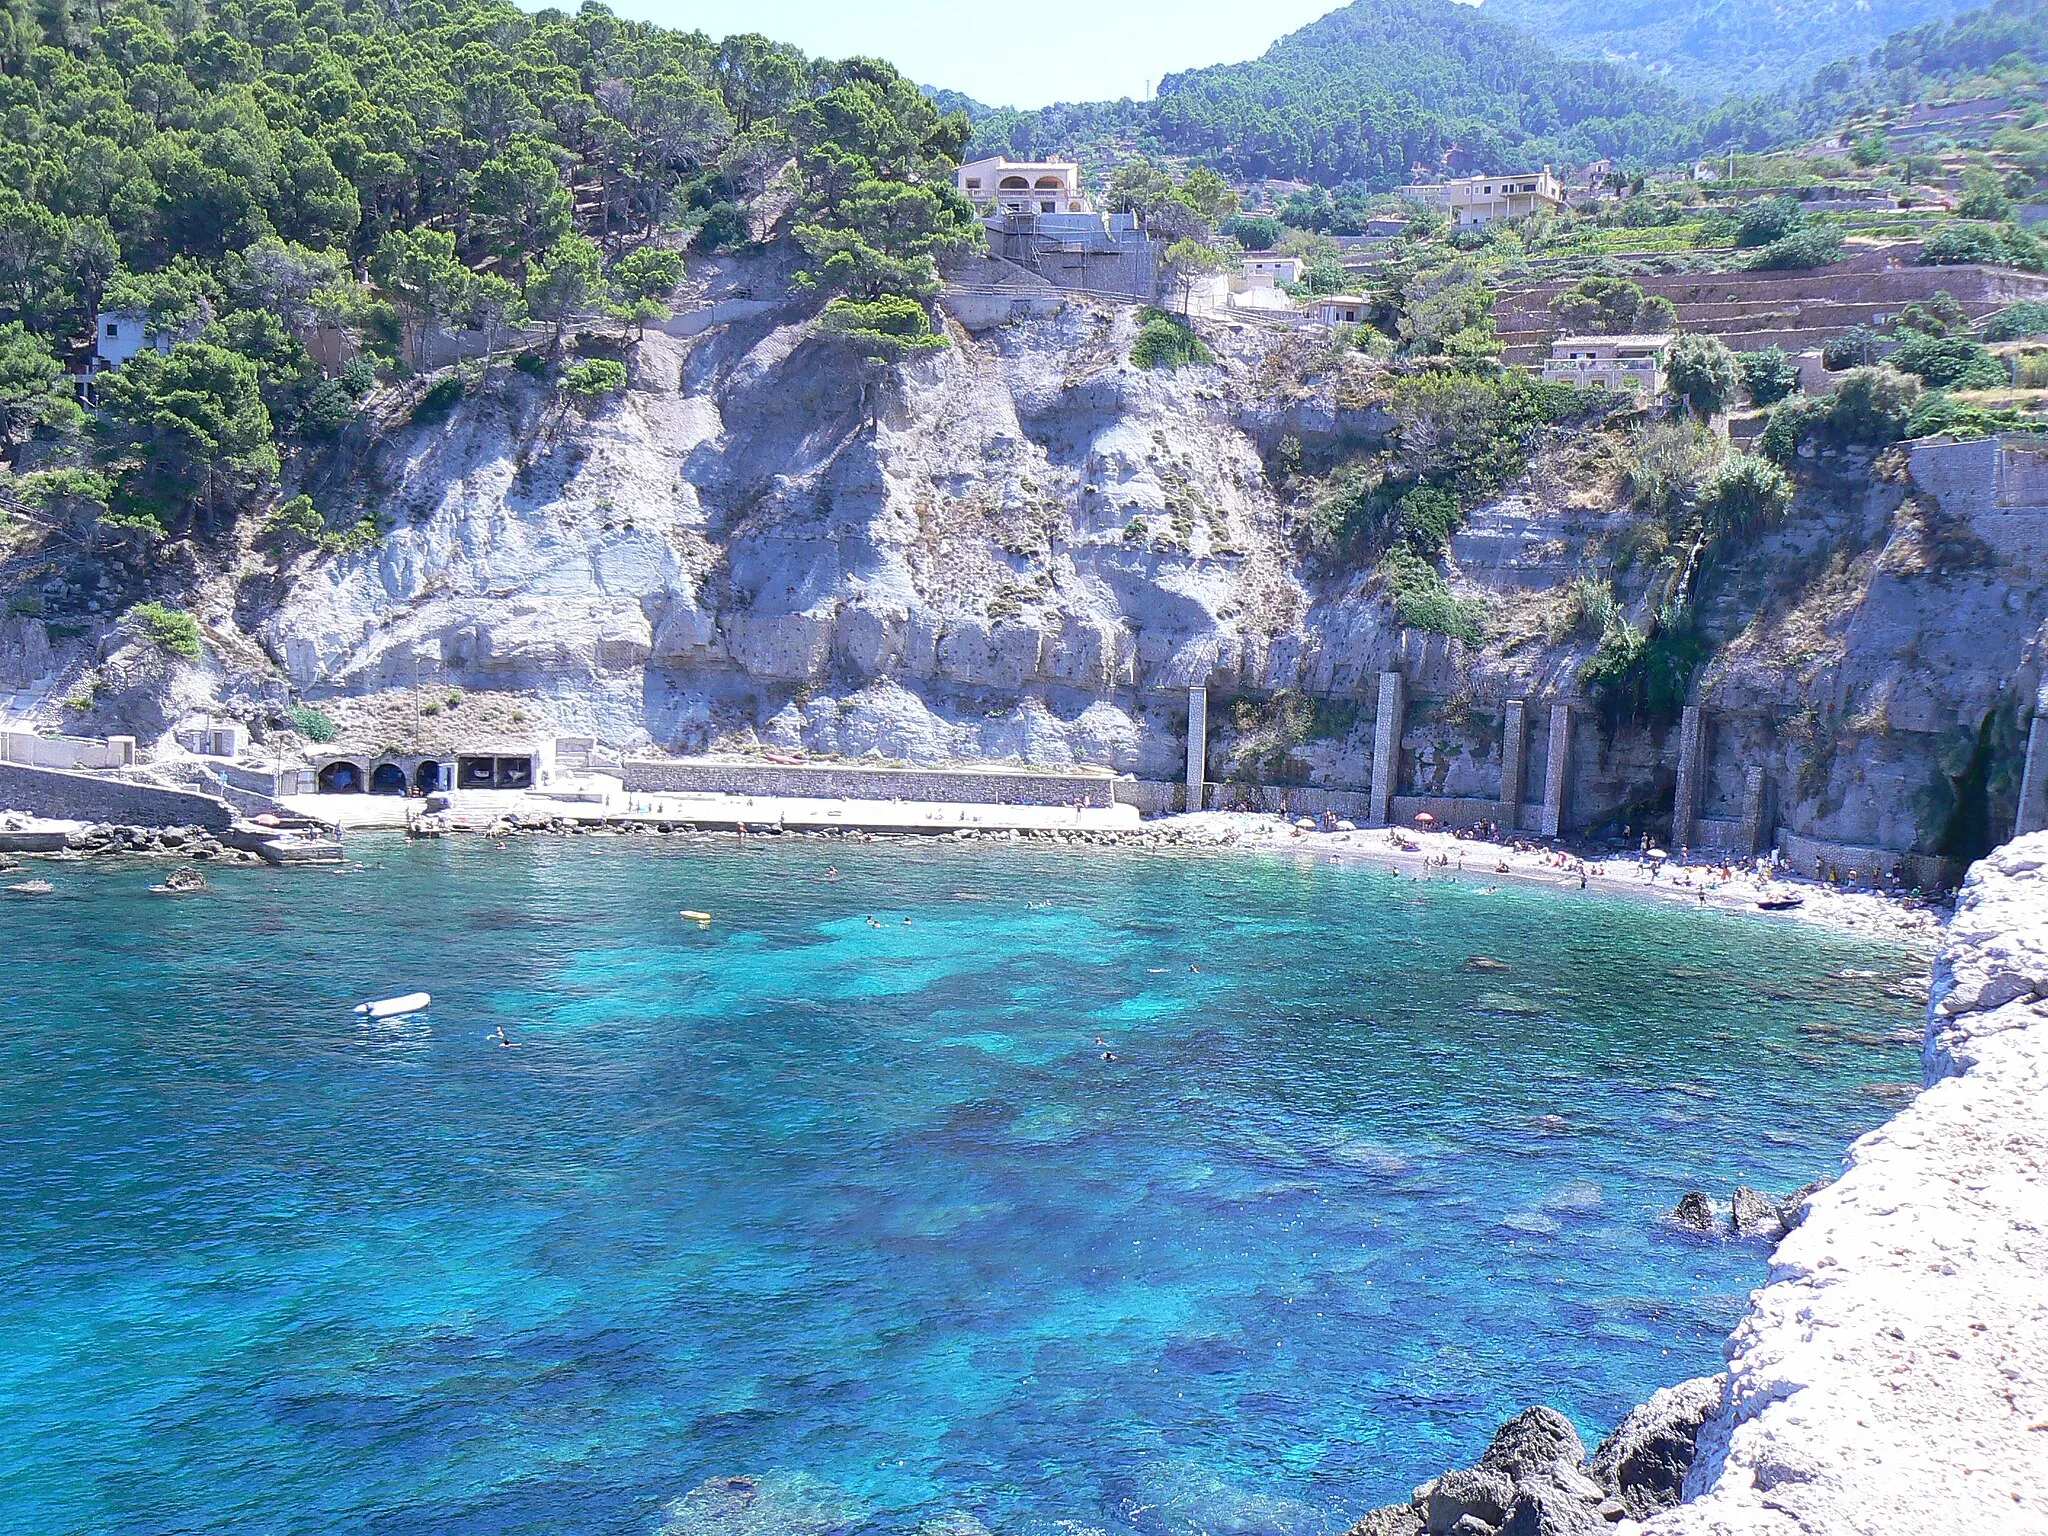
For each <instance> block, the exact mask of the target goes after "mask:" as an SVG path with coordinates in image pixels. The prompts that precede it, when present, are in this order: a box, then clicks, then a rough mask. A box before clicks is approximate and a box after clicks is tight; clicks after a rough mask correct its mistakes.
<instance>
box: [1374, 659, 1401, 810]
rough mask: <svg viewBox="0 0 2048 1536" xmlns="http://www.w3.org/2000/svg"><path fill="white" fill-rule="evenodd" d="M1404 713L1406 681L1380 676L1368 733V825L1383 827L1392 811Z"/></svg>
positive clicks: (1395, 674)
mask: <svg viewBox="0 0 2048 1536" xmlns="http://www.w3.org/2000/svg"><path fill="white" fill-rule="evenodd" d="M1407 713H1408V681H1407V679H1406V678H1404V677H1402V675H1401V674H1400V673H1399V672H1382V673H1381V674H1380V702H1379V720H1378V723H1377V726H1376V727H1375V729H1374V731H1373V733H1372V805H1371V807H1370V810H1371V817H1370V819H1371V821H1372V824H1373V825H1374V826H1376V827H1384V826H1385V825H1386V824H1387V820H1388V817H1389V815H1390V813H1391V812H1392V810H1393V807H1394V786H1395V783H1396V781H1397V779H1398V778H1399V776H1400V772H1401V721H1402V718H1403V717H1404V716H1405V715H1406V714H1407Z"/></svg>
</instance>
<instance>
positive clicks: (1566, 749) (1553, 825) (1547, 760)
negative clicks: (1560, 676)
mask: <svg viewBox="0 0 2048 1536" xmlns="http://www.w3.org/2000/svg"><path fill="white" fill-rule="evenodd" d="M1571 767H1572V707H1571V705H1569V704H1553V705H1551V706H1550V749H1549V751H1548V752H1546V753H1545V754H1544V759H1543V825H1542V829H1541V830H1542V833H1543V835H1544V836H1545V837H1556V836H1557V835H1558V834H1559V833H1561V832H1563V831H1564V794H1565V786H1566V785H1567V784H1569V783H1570V782H1571Z"/></svg>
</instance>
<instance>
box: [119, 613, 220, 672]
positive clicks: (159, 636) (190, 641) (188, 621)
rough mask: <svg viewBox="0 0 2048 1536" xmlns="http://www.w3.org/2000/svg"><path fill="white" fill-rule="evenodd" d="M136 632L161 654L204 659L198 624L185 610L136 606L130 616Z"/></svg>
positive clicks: (187, 658)
mask: <svg viewBox="0 0 2048 1536" xmlns="http://www.w3.org/2000/svg"><path fill="white" fill-rule="evenodd" d="M127 620H128V622H129V623H130V624H131V625H132V626H134V629H135V632H136V633H137V634H138V635H140V636H141V637H142V638H143V639H145V640H147V641H148V642H149V643H150V644H151V645H153V646H155V647H156V648H157V649H158V650H160V651H165V652H168V653H169V654H170V655H173V656H182V657H184V658H185V659H186V660H187V661H197V660H199V659H200V657H201V656H203V655H205V649H204V647H202V646H201V644H200V640H199V621H198V620H197V619H195V618H193V617H192V615H191V614H189V613H187V612H185V611H184V610H183V609H182V608H170V607H166V606H165V605H164V604H162V603H155V602H151V603H137V604H136V605H135V606H134V607H133V608H130V609H129V610H128V613H127Z"/></svg>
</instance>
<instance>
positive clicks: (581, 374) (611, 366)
mask: <svg viewBox="0 0 2048 1536" xmlns="http://www.w3.org/2000/svg"><path fill="white" fill-rule="evenodd" d="M625 387H626V365H625V364H624V363H615V362H613V361H612V360H611V359H610V358H608V357H587V358H585V359H584V360H583V361H582V362H580V363H571V364H570V365H569V366H568V367H567V368H564V369H563V370H562V388H563V389H565V390H567V391H568V392H569V393H570V394H572V395H574V396H575V397H576V398H577V399H578V400H580V401H582V402H583V403H584V404H586V405H587V404H590V403H592V402H595V401H598V400H602V399H603V398H604V397H605V396H606V395H613V394H617V393H618V392H619V391H620V390H622V389H624V388H625Z"/></svg>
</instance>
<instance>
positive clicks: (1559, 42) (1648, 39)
mask: <svg viewBox="0 0 2048 1536" xmlns="http://www.w3.org/2000/svg"><path fill="white" fill-rule="evenodd" d="M1486 8H1487V9H1488V10H1490V11H1492V12H1494V13H1495V14H1496V15H1498V16H1500V17H1501V18H1502V19H1503V20H1507V21H1513V22H1517V23H1520V24H1521V25H1523V26H1525V27H1528V28H1529V29H1530V30H1531V31H1533V32H1535V33H1536V34H1537V35H1539V36H1540V37H1542V38H1544V39H1545V40H1546V41H1547V42H1549V43H1550V45H1551V46H1552V47H1554V48H1556V49H1557V50H1558V51H1559V52H1561V53H1566V54H1571V55H1575V56H1579V57H1585V58H1596V59H1597V58H1624V59H1629V60H1632V61H1634V62H1635V63H1637V64H1639V65H1641V66H1643V67H1644V68H1649V69H1657V70H1660V71H1662V72H1664V74H1665V78H1667V79H1668V80H1670V81H1671V83H1672V84H1674V85H1676V86H1677V87H1678V88H1679V89H1681V90H1683V91H1686V92H1687V93H1689V94H1693V95H1699V96H1703V97H1718V96H1725V95H1729V94H1731V93H1743V92H1758V91H1768V90H1771V89H1772V88H1773V87H1783V86H1795V85H1798V84H1799V83H1800V82H1802V81H1804V80H1805V79H1807V78H1808V77H1809V76H1811V75H1812V74H1813V72H1814V71H1815V70H1816V69H1819V68H1820V67H1821V66H1823V65H1825V64H1827V63H1829V62H1830V61H1832V60H1835V59H1839V58H1842V57H1843V56H1845V55H1849V54H1862V53H1864V52H1866V51H1868V50H1869V49H1870V48H1872V47H1873V46H1875V45H1876V44H1877V43H1878V42H1879V41H1880V40H1882V39H1883V38H1884V37H1885V36H1886V34H1888V33H1891V32H1894V31H1897V30H1898V29H1900V28H1902V27H1917V26H1919V25H1920V24H1922V23H1927V22H1934V23H1936V24H1938V23H1939V22H1941V21H1942V20H1945V19H1946V18H1947V17H1949V16H1952V15H1954V14H1955V12H1956V11H1958V10H1960V9H1961V8H1962V3H1961V0H1874V3H1868V0H1678V3H1675V4H1674V3H1672V0H1487V7H1486Z"/></svg>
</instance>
